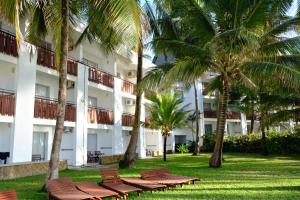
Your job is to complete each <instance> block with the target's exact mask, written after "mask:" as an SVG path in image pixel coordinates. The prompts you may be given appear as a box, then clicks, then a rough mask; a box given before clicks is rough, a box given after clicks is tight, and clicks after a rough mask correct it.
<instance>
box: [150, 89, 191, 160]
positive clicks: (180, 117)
mask: <svg viewBox="0 0 300 200" xmlns="http://www.w3.org/2000/svg"><path fill="white" fill-rule="evenodd" d="M150 100H151V101H152V102H153V103H152V104H151V105H148V106H147V107H146V109H147V111H148V112H149V117H150V124H149V127H150V128H154V129H160V130H161V134H162V136H163V138H164V152H163V154H164V158H163V159H164V161H166V160H167V157H166V152H167V138H168V136H169V135H170V134H171V133H172V131H173V130H174V129H176V128H188V125H187V120H188V117H189V116H190V112H189V111H187V110H186V108H187V106H188V105H182V103H183V99H181V98H179V96H178V95H177V94H171V93H166V94H162V95H159V94H158V95H156V96H152V97H150Z"/></svg>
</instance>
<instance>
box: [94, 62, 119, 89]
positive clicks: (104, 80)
mask: <svg viewBox="0 0 300 200" xmlns="http://www.w3.org/2000/svg"><path fill="white" fill-rule="evenodd" d="M89 81H91V82H94V83H97V84H102V85H105V86H107V87H110V88H113V87H114V77H113V76H112V75H110V74H108V73H106V72H103V71H101V70H99V69H97V68H95V67H89Z"/></svg>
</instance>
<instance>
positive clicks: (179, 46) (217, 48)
mask: <svg viewBox="0 0 300 200" xmlns="http://www.w3.org/2000/svg"><path fill="white" fill-rule="evenodd" d="M158 3H159V2H158ZM291 4H292V0H288V1H283V0H276V1H269V0H262V1H239V0H232V1H227V0H220V1H204V0H203V1H197V0H186V1H180V0H168V1H164V2H163V6H164V8H165V10H166V12H168V16H170V19H169V21H171V22H173V24H174V25H173V26H172V28H173V29H175V30H176V32H177V33H180V35H181V36H182V37H169V35H167V34H161V37H160V38H155V39H154V41H153V42H152V45H153V47H154V49H162V48H164V51H166V52H174V51H176V52H177V54H178V55H180V56H178V57H176V60H175V63H174V66H173V67H171V69H170V70H169V71H168V72H167V75H166V76H165V78H164V81H167V82H175V81H194V80H196V79H197V78H199V77H201V75H203V74H204V73H205V72H206V71H213V72H216V74H217V76H216V77H215V78H214V79H213V80H212V82H211V83H210V84H212V85H219V86H221V87H219V88H220V95H219V105H218V120H217V137H216V144H215V148H214V152H213V155H212V157H211V159H210V161H209V166H210V167H220V166H221V165H222V149H223V138H224V129H225V122H226V112H227V103H228V94H229V92H230V91H231V88H232V85H234V84H236V83H239V84H242V85H245V86H246V87H256V85H255V82H256V83H257V82H258V81H257V80H258V79H261V80H269V82H272V84H277V85H282V84H284V85H286V86H289V87H291V88H297V87H298V86H299V84H298V83H299V78H300V73H299V71H298V70H297V67H298V61H299V55H298V53H299V51H300V48H299V46H300V45H299V44H300V37H298V36H296V37H291V38H287V37H285V36H284V35H283V34H282V33H285V32H286V31H287V30H291V29H292V30H295V25H297V24H299V22H300V18H299V17H297V16H295V17H291V16H287V15H286V12H287V10H288V9H289V8H290V6H291ZM166 29H167V28H166ZM254 80H255V81H254ZM156 84H157V83H156Z"/></svg>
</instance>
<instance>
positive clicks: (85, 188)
mask: <svg viewBox="0 0 300 200" xmlns="http://www.w3.org/2000/svg"><path fill="white" fill-rule="evenodd" d="M76 188H77V189H79V190H80V191H82V192H85V193H87V194H90V195H92V196H96V197H98V198H104V197H115V198H116V200H117V199H119V194H118V193H117V192H114V191H111V190H108V189H106V188H104V187H101V186H99V185H98V184H97V183H91V182H81V183H76Z"/></svg>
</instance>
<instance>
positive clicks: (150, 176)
mask: <svg viewBox="0 0 300 200" xmlns="http://www.w3.org/2000/svg"><path fill="white" fill-rule="evenodd" d="M159 170H160V169H146V170H142V171H141V177H142V179H145V180H150V181H153V182H156V183H159V184H163V185H168V186H170V187H175V186H176V185H180V186H182V185H184V184H189V182H190V180H189V179H186V178H182V177H180V178H179V177H171V176H167V175H166V174H164V173H162V172H161V171H159Z"/></svg>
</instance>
